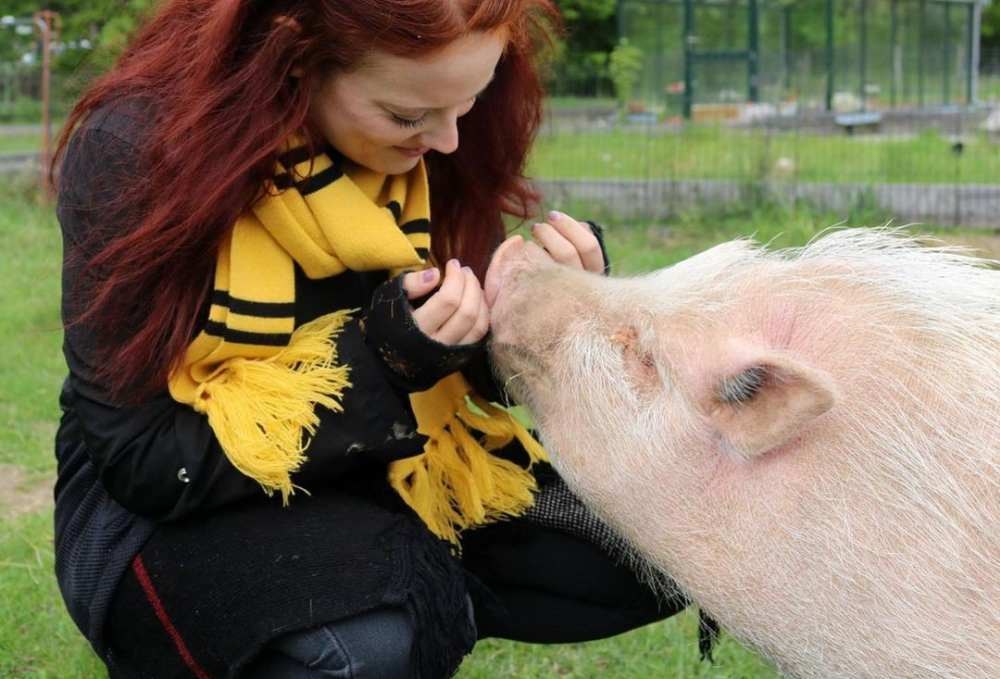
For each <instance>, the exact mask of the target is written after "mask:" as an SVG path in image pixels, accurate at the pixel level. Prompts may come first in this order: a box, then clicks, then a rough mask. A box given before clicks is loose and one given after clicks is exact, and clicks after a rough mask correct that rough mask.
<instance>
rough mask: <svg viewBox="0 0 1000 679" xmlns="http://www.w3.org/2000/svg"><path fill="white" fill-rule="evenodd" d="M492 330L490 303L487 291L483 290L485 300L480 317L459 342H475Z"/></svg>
mask: <svg viewBox="0 0 1000 679" xmlns="http://www.w3.org/2000/svg"><path fill="white" fill-rule="evenodd" d="M489 331H490V305H489V304H487V303H486V291H485V290H484V291H483V302H482V304H480V305H479V319H478V320H477V321H476V324H475V325H474V326H472V330H470V331H469V332H468V333H467V334H466V335H465V337H463V338H462V339H461V340H460V341H459V344H475V343H476V342H478V341H479V340H481V339H482V338H484V337H486V333H488V332H489Z"/></svg>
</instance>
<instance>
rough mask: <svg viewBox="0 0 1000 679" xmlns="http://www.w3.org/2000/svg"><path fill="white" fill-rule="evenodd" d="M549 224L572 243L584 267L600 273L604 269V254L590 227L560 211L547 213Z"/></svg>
mask: <svg viewBox="0 0 1000 679" xmlns="http://www.w3.org/2000/svg"><path fill="white" fill-rule="evenodd" d="M549 224H551V225H552V226H553V227H554V228H555V230H556V231H557V232H558V233H559V235H561V236H562V237H563V238H565V239H566V240H567V241H569V243H570V244H571V245H572V247H573V249H574V250H575V252H576V255H577V256H578V257H579V259H580V262H581V264H582V266H583V268H584V269H586V270H587V271H593V272H594V273H601V272H603V271H604V254H603V253H602V252H601V244H600V242H598V240H597V236H595V235H594V232H593V231H591V230H590V227H589V226H588V225H587V224H585V223H583V222H578V221H576V220H575V219H573V218H572V217H570V216H568V215H564V214H563V213H561V212H556V211H552V212H550V213H549Z"/></svg>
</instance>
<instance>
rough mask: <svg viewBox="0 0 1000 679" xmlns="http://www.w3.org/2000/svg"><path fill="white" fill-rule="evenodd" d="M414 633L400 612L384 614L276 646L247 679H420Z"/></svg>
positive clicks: (392, 610) (322, 629) (296, 635)
mask: <svg viewBox="0 0 1000 679" xmlns="http://www.w3.org/2000/svg"><path fill="white" fill-rule="evenodd" d="M414 638H415V634H414V629H413V623H412V621H411V620H410V616H409V615H408V614H407V613H406V611H404V610H402V609H399V608H380V609H376V610H374V611H368V612H366V613H362V614H359V615H356V616H352V617H350V618H346V619H344V620H338V621H337V622H334V623H329V624H326V625H322V626H320V627H313V628H310V629H307V630H302V631H299V632H293V633H292V634H288V635H286V636H284V637H280V638H279V639H276V640H275V641H273V642H271V643H270V644H269V645H268V646H267V647H266V649H265V651H264V652H263V653H262V654H261V656H260V657H259V658H258V659H257V660H256V661H255V662H254V663H253V664H252V666H251V668H250V669H248V671H247V673H246V674H245V679H277V678H278V677H281V678H282V679H390V678H392V679H396V678H399V679H410V678H413V679H416V669H415V667H414V664H413V660H412V658H413V644H414Z"/></svg>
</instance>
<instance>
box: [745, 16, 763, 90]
mask: <svg viewBox="0 0 1000 679" xmlns="http://www.w3.org/2000/svg"><path fill="white" fill-rule="evenodd" d="M747 20H748V23H749V26H748V27H747V29H748V31H749V36H748V39H747V40H748V43H749V44H748V45H747V48H748V49H747V80H748V83H747V85H748V92H747V94H748V95H749V98H750V101H752V102H754V103H757V102H758V101H760V86H759V83H758V80H759V71H760V62H759V59H758V52H759V50H760V12H758V7H757V0H748V2H747Z"/></svg>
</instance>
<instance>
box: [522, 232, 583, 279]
mask: <svg viewBox="0 0 1000 679" xmlns="http://www.w3.org/2000/svg"><path fill="white" fill-rule="evenodd" d="M531 233H532V235H533V236H534V237H535V240H536V241H537V242H538V243H539V244H540V245H541V246H542V247H543V248H545V251H546V252H548V253H549V256H551V257H552V259H554V260H555V261H556V262H558V263H560V264H565V265H566V266H572V267H576V268H577V269H582V268H583V261H582V260H581V259H580V255H579V254H578V253H577V251H576V247H575V246H574V245H573V243H572V242H571V241H570V240H569V239H568V238H566V237H565V236H564V235H563V234H562V233H560V232H559V231H558V230H557V229H556V228H555V227H554V226H553V225H551V224H535V226H534V227H533V228H532V230H531Z"/></svg>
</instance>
